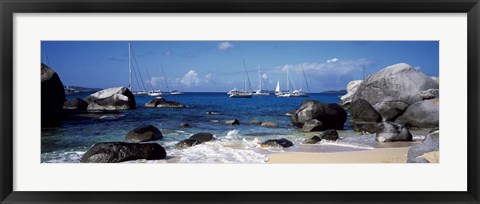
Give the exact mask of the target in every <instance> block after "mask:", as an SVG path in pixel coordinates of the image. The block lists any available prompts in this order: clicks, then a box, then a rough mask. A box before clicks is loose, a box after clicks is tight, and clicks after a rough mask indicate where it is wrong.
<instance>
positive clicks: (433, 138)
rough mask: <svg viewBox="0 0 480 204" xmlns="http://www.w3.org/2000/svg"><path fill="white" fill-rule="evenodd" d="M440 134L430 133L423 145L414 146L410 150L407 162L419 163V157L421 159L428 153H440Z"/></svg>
mask: <svg viewBox="0 0 480 204" xmlns="http://www.w3.org/2000/svg"><path fill="white" fill-rule="evenodd" d="M439 134H440V131H436V132H433V133H430V134H428V135H427V137H425V140H423V142H422V143H420V144H418V145H415V146H412V147H410V148H409V149H408V153H407V162H408V163H417V162H418V160H417V159H416V158H417V157H420V156H422V155H424V154H425V153H428V152H433V151H439V144H440V141H439Z"/></svg>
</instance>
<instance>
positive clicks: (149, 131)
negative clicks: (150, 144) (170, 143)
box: [125, 125, 163, 142]
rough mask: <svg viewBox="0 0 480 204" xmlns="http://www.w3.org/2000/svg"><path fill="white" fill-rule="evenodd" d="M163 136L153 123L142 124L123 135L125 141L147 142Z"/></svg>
mask: <svg viewBox="0 0 480 204" xmlns="http://www.w3.org/2000/svg"><path fill="white" fill-rule="evenodd" d="M162 137H163V135H162V132H160V130H159V129H158V128H156V127H155V126H153V125H143V126H140V127H137V128H135V129H133V130H130V131H129V132H128V133H127V134H126V135H125V141H127V142H147V141H152V140H156V139H161V138H162Z"/></svg>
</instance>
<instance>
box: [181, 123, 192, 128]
mask: <svg viewBox="0 0 480 204" xmlns="http://www.w3.org/2000/svg"><path fill="white" fill-rule="evenodd" d="M179 126H180V127H190V124H188V123H180V125H179Z"/></svg>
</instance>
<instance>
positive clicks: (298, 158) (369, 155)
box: [267, 147, 409, 164]
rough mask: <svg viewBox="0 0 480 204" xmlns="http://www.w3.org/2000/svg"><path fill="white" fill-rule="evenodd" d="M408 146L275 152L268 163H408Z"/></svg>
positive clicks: (270, 155)
mask: <svg viewBox="0 0 480 204" xmlns="http://www.w3.org/2000/svg"><path fill="white" fill-rule="evenodd" d="M408 148H409V147H400V148H379V149H372V150H362V151H352V152H331V153H315V152H284V153H273V154H268V155H267V158H268V161H267V164H295V163H296V164H338V163H406V161H407V152H408Z"/></svg>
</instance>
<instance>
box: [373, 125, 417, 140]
mask: <svg viewBox="0 0 480 204" xmlns="http://www.w3.org/2000/svg"><path fill="white" fill-rule="evenodd" d="M377 128H378V130H377V134H376V135H375V140H376V141H378V142H394V141H412V134H411V133H410V131H408V130H407V128H405V127H404V126H403V125H400V124H397V123H394V122H389V121H387V122H382V123H379V124H378V126H377Z"/></svg>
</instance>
